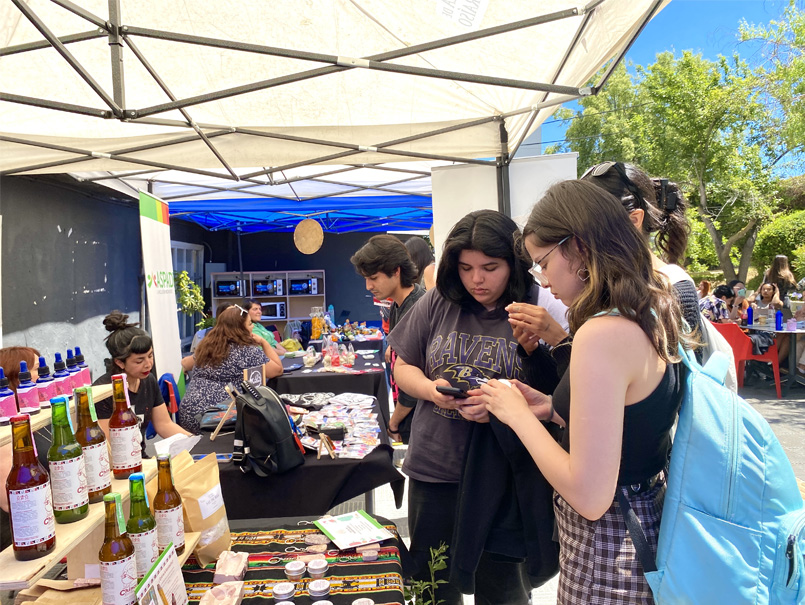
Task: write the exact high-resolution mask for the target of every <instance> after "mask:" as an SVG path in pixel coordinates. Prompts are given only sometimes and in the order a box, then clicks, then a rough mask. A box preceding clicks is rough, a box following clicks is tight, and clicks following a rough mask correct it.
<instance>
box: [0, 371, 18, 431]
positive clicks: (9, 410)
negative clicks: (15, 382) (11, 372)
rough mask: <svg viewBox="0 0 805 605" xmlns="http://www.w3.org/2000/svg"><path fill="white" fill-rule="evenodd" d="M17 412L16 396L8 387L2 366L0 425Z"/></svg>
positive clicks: (0, 374) (0, 379) (0, 377)
mask: <svg viewBox="0 0 805 605" xmlns="http://www.w3.org/2000/svg"><path fill="white" fill-rule="evenodd" d="M17 414H19V411H18V410H17V397H16V395H14V391H12V390H11V389H9V388H8V378H6V373H5V372H4V371H3V368H0V425H6V424H8V423H9V422H10V420H11V417H12V416H16V415H17Z"/></svg>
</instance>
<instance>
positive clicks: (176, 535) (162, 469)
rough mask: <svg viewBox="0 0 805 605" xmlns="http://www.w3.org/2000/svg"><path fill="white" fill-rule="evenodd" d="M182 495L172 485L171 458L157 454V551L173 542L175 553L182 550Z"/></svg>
mask: <svg viewBox="0 0 805 605" xmlns="http://www.w3.org/2000/svg"><path fill="white" fill-rule="evenodd" d="M182 515H183V509H182V497H181V496H180V495H179V492H178V491H176V488H175V487H174V485H173V474H172V473H171V459H170V456H169V455H168V454H160V455H159V456H157V495H156V496H154V517H155V518H156V521H157V540H158V544H159V552H162V551H163V550H165V548H166V547H167V546H168V544H170V543H171V542H173V546H174V548H175V549H176V554H177V555H180V554H182V553H183V552H184V519H183V517H182Z"/></svg>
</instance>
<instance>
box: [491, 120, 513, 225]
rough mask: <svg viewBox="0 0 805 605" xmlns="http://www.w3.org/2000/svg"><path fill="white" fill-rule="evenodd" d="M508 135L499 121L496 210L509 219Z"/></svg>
mask: <svg viewBox="0 0 805 605" xmlns="http://www.w3.org/2000/svg"><path fill="white" fill-rule="evenodd" d="M509 161H510V160H509V133H508V131H507V130H506V123H505V122H504V121H503V120H501V121H500V156H498V158H497V166H496V170H495V172H496V174H497V181H498V210H499V211H500V212H501V213H503V214H505V215H506V216H509V217H511V215H512V204H511V195H510V192H509Z"/></svg>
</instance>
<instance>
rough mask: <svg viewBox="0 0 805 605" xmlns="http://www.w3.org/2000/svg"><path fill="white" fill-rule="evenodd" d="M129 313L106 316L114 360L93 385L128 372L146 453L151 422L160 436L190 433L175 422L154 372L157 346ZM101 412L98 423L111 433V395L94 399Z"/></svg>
mask: <svg viewBox="0 0 805 605" xmlns="http://www.w3.org/2000/svg"><path fill="white" fill-rule="evenodd" d="M128 318H129V316H128V315H125V314H123V313H121V312H120V311H112V312H111V313H110V314H109V315H107V316H106V317H105V318H104V319H103V325H104V327H105V328H106V330H107V331H108V332H110V334H109V336H107V337H106V349H107V350H108V351H109V355H111V359H107V360H106V374H104V375H103V376H101V377H99V378H98V379H97V380H96V381H95V382H93V383H92V384H93V386H95V385H99V384H111V383H112V376H113V375H115V374H125V375H126V378H127V380H128V385H129V399H130V400H131V407H132V408H133V409H134V411H135V413H136V414H137V415H138V416H139V417H140V430H141V433H142V443H143V455H145V431H146V429H147V428H148V425H149V424H150V423H153V425H154V430H155V431H156V432H157V435H159V436H160V437H163V438H164V437H170V436H171V435H176V434H177V433H180V434H183V435H190V433H189V432H187V431H186V430H184V429H183V428H182V427H180V426H179V425H178V424H176V423H175V422H174V421H173V420H172V419H171V416H170V413H169V412H168V408H167V406H166V405H165V400H164V399H163V398H162V391H160V389H159V382H158V381H157V377H156V375H155V373H154V371H153V370H154V346H153V342H152V341H151V336H149V335H148V332H146V331H145V330H142V329H140V328H139V327H138V326H139V324H136V323H132V324H130V323H128ZM95 411H96V412H97V413H98V424H99V425H100V427H101V428H102V429H103V431H104V433H106V435H107V438H108V436H109V418H110V417H111V416H112V412H113V411H114V402H113V400H112V398H111V397H107V398H106V399H102V400H100V401H96V402H95Z"/></svg>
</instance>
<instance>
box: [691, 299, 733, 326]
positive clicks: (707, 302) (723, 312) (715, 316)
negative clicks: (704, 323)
mask: <svg viewBox="0 0 805 605" xmlns="http://www.w3.org/2000/svg"><path fill="white" fill-rule="evenodd" d="M699 308H700V309H701V310H702V315H704V316H705V317H706V318H707V319H709V320H710V321H712V322H714V323H718V322H720V321H721V320H722V319H729V318H730V312H729V309H728V308H727V303H726V302H724V301H723V300H722V299H720V298H716V297H715V296H714V295H713V294H708V295H707V296H705V297H704V298H702V299H701V300H700V301H699Z"/></svg>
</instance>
